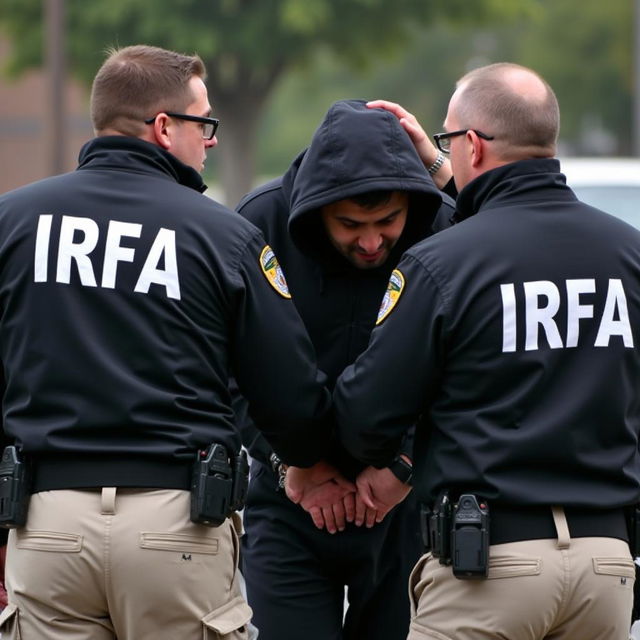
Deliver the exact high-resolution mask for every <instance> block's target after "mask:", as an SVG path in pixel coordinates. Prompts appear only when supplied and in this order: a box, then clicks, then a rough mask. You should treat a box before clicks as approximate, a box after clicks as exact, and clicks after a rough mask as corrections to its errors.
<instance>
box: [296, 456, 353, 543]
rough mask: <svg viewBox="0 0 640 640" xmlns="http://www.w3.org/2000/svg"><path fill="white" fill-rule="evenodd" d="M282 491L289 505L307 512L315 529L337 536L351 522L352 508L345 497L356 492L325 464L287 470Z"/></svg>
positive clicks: (349, 483)
mask: <svg viewBox="0 0 640 640" xmlns="http://www.w3.org/2000/svg"><path fill="white" fill-rule="evenodd" d="M285 491H286V494H287V496H288V497H289V499H290V500H291V501H292V502H294V503H295V504H299V505H300V506H301V507H302V508H303V509H304V510H305V511H307V512H308V513H309V515H310V516H311V519H312V520H313V523H314V524H315V526H316V527H318V529H323V528H326V529H327V531H328V532H329V533H336V531H343V530H344V529H345V527H346V523H347V522H351V521H352V520H353V517H354V509H353V508H352V506H351V502H350V501H348V500H347V501H346V502H345V501H344V498H345V497H346V496H347V495H348V494H349V493H352V494H353V493H355V491H356V487H355V485H354V484H353V483H351V482H349V481H348V480H347V479H346V478H344V476H343V475H342V474H341V473H340V472H339V471H338V470H337V469H336V468H335V467H333V466H331V465H330V464H328V463H327V462H323V461H321V462H319V463H317V464H315V465H314V466H313V467H310V468H308V469H302V468H299V467H289V468H288V469H287V475H286V478H285Z"/></svg>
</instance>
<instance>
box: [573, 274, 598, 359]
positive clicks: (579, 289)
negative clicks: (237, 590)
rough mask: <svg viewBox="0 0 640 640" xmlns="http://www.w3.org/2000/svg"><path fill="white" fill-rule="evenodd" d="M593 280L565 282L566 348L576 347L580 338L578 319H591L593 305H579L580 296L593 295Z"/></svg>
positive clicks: (594, 282)
mask: <svg viewBox="0 0 640 640" xmlns="http://www.w3.org/2000/svg"><path fill="white" fill-rule="evenodd" d="M595 290H596V281H595V280H594V279H593V278H590V279H589V278H585V279H582V280H580V279H578V280H567V344H566V346H567V347H577V346H578V338H579V337H580V318H593V305H592V304H580V295H581V294H583V293H595Z"/></svg>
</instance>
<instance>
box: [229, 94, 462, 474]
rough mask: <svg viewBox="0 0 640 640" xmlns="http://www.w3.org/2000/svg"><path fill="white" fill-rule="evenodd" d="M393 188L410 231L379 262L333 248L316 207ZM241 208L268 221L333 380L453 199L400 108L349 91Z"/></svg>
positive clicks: (340, 459) (346, 468) (254, 448)
mask: <svg viewBox="0 0 640 640" xmlns="http://www.w3.org/2000/svg"><path fill="white" fill-rule="evenodd" d="M387 189H389V190H401V191H408V192H410V194H411V195H410V209H409V214H408V218H407V224H406V226H405V230H404V232H403V234H402V236H401V237H400V239H399V241H398V243H397V245H396V246H395V248H394V249H393V251H392V254H391V256H390V257H389V259H388V260H387V262H386V263H385V264H384V265H383V266H381V267H378V268H376V269H371V270H366V269H365V270H363V269H358V268H356V267H355V266H353V265H352V264H351V263H350V262H349V261H348V260H346V259H345V258H344V257H343V256H342V255H341V254H340V253H339V252H338V251H336V250H335V249H334V247H333V245H332V244H331V243H330V241H329V239H328V236H327V234H326V232H325V230H324V227H323V225H322V220H321V218H320V214H319V211H318V209H319V207H321V206H322V205H324V204H329V203H332V202H335V201H337V200H341V199H344V198H348V197H350V196H354V195H357V194H361V193H365V192H369V191H374V190H387ZM443 198H444V199H445V200H446V202H445V203H444V204H442V200H443ZM238 211H239V213H240V214H241V215H242V216H244V217H245V218H247V219H248V220H250V221H251V222H252V223H253V224H255V225H256V226H257V227H259V228H260V229H261V230H262V232H263V233H264V235H265V237H266V238H267V239H268V242H269V243H270V245H271V246H272V247H273V248H274V250H275V252H276V254H277V255H278V258H279V260H280V261H281V264H282V266H283V269H284V272H285V275H286V278H287V282H288V284H289V288H290V290H291V292H292V295H293V300H294V302H295V304H296V307H297V308H298V311H299V312H300V315H301V316H302V319H303V321H304V323H305V326H306V328H307V330H308V332H309V335H310V336H311V340H312V341H313V344H314V346H315V349H316V354H317V357H318V362H319V364H320V368H321V369H322V370H323V371H324V372H325V373H326V374H327V376H328V378H329V386H333V384H334V382H335V380H336V378H337V377H338V375H339V374H340V373H341V372H342V370H343V369H344V368H345V367H346V366H347V365H349V364H350V363H352V362H353V361H354V360H355V358H356V357H357V356H358V354H360V353H361V352H362V351H363V350H364V349H365V347H366V346H367V343H368V341H369V336H370V334H371V330H372V329H373V326H374V324H375V320H376V316H377V313H378V309H379V307H380V301H381V299H382V296H383V294H384V291H385V288H386V284H387V281H388V279H389V274H390V273H391V270H392V269H393V267H394V266H395V265H396V264H397V262H398V260H399V258H400V255H401V254H402V253H403V252H404V251H405V250H406V249H407V248H408V247H410V246H411V245H413V244H414V243H415V242H417V241H419V240H421V239H422V238H425V237H427V236H429V235H431V233H433V230H434V229H437V228H442V227H446V226H449V224H450V221H449V220H450V218H451V216H452V215H453V211H454V207H453V201H452V200H451V199H449V198H448V197H447V196H442V194H440V192H439V191H438V190H437V189H436V187H435V185H434V184H433V181H432V180H431V178H430V176H429V175H428V173H427V171H426V170H425V168H424V165H423V164H422V162H421V160H420V158H419V157H418V155H417V153H416V151H415V149H414V147H413V144H412V143H411V141H410V139H409V137H408V136H407V134H406V133H405V131H404V130H403V128H402V127H401V125H400V124H399V122H398V120H397V118H396V117H395V116H393V115H391V114H390V113H388V112H386V111H384V110H382V109H368V108H367V107H366V106H365V103H364V101H360V100H345V101H340V102H337V103H335V104H334V105H333V106H332V107H331V109H330V110H329V111H328V113H327V115H326V117H325V119H324V121H323V122H322V123H321V125H320V127H319V128H318V129H317V131H316V133H315V134H314V136H313V139H312V141H311V144H310V146H309V148H308V149H306V150H305V151H304V152H303V153H301V154H300V155H299V156H298V157H297V158H296V160H295V161H294V162H293V164H292V165H291V167H290V168H289V170H288V171H287V172H286V173H285V174H284V176H282V177H281V178H278V179H276V180H273V181H272V182H270V183H268V184H266V185H264V186H263V187H261V188H258V189H256V190H255V191H253V192H252V193H250V194H249V195H248V196H246V197H245V198H244V199H243V200H242V202H241V203H240V204H239V205H238ZM247 435H248V437H247V438H245V442H251V441H252V440H253V439H254V438H255V435H256V434H255V432H254V433H253V434H251V430H250V429H247ZM263 444H264V443H262V445H263ZM249 449H250V451H251V453H252V455H253V456H254V457H257V458H259V459H262V460H264V458H265V456H266V455H268V451H267V450H266V449H265V447H264V446H261V445H260V439H259V438H258V439H257V441H253V442H252V443H251V444H250V446H249ZM331 460H332V461H333V462H334V463H336V464H338V466H339V468H340V469H341V470H342V471H343V472H344V473H347V474H350V475H352V474H353V472H354V471H355V470H356V469H359V468H361V465H359V464H358V463H356V461H354V460H353V459H352V458H351V457H350V456H347V455H346V453H345V452H344V450H342V448H341V447H339V446H337V445H336V447H335V448H334V449H333V452H332V455H331Z"/></svg>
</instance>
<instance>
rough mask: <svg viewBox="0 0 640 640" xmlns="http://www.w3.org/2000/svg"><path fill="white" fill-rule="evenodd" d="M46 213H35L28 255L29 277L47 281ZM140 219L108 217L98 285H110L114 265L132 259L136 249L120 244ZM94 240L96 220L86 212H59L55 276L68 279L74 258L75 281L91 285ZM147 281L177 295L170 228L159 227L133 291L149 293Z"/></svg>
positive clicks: (135, 233) (49, 220) (138, 229)
mask: <svg viewBox="0 0 640 640" xmlns="http://www.w3.org/2000/svg"><path fill="white" fill-rule="evenodd" d="M53 218H54V216H52V215H41V216H40V217H39V218H38V227H37V229H36V239H35V251H34V260H33V273H34V276H33V277H34V282H48V279H49V269H48V263H49V252H50V250H51V230H52V226H53ZM141 236H142V225H141V224H138V223H132V222H121V221H118V220H110V221H109V225H108V228H107V234H106V238H105V241H104V260H103V263H102V281H101V283H100V286H101V287H103V288H105V289H115V287H116V282H117V276H118V267H119V265H120V264H121V263H123V262H130V263H133V262H134V261H135V252H136V249H135V248H133V247H127V246H122V239H123V238H140V237H141ZM99 240H100V229H99V227H98V224H97V223H96V222H95V221H94V220H92V219H91V218H80V217H75V216H62V217H61V218H60V238H59V242H58V256H57V258H58V259H57V265H56V282H60V283H63V284H69V283H70V282H71V263H72V262H73V261H75V264H76V267H77V269H78V276H79V278H80V283H81V284H82V285H83V286H85V287H97V286H98V285H97V283H96V277H95V272H94V268H93V263H92V261H91V253H92V252H93V251H94V249H95V248H96V247H97V245H98V241H99ZM152 284H157V285H160V286H162V287H164V288H165V290H166V295H167V297H169V298H173V299H175V300H180V279H179V277H178V256H177V249H176V233H175V231H173V230H172V229H164V228H162V229H160V230H159V231H158V233H157V235H156V237H155V239H154V241H153V244H152V245H151V248H150V249H149V253H148V255H147V257H146V260H145V262H144V264H143V266H142V270H141V271H140V275H139V276H138V280H137V282H136V286H135V289H134V291H136V292H138V293H145V294H146V293H149V289H150V287H151V285H152Z"/></svg>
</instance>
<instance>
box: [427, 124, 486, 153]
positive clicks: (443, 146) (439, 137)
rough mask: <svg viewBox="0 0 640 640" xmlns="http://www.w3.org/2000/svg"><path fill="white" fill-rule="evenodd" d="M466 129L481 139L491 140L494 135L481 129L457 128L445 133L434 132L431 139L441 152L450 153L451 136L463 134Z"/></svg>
mask: <svg viewBox="0 0 640 640" xmlns="http://www.w3.org/2000/svg"><path fill="white" fill-rule="evenodd" d="M467 131H473V132H474V133H475V134H476V135H477V136H478V137H479V138H482V139H483V140H493V139H494V136H488V135H487V134H486V133H482V131H478V130H477V129H459V130H458V131H448V132H447V133H436V134H435V135H434V136H433V139H434V140H435V141H436V146H437V147H438V149H440V151H442V153H450V152H451V138H455V137H456V136H463V135H464V134H465V133H467Z"/></svg>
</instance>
